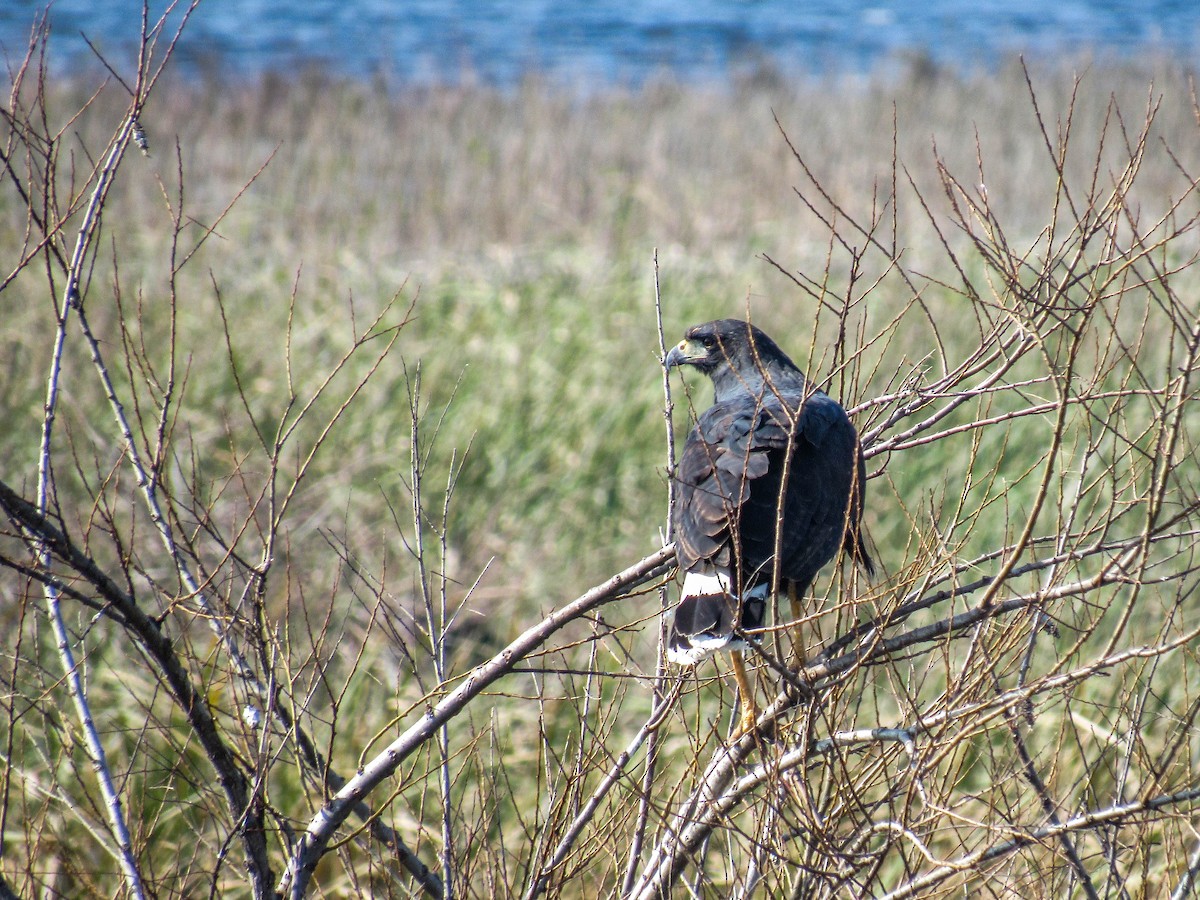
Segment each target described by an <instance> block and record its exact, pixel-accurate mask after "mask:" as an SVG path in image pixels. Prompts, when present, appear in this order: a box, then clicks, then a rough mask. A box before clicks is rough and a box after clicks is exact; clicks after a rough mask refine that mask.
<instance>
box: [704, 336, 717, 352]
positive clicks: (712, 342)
mask: <svg viewBox="0 0 1200 900" xmlns="http://www.w3.org/2000/svg"><path fill="white" fill-rule="evenodd" d="M700 344H701V346H703V347H704V349H705V350H711V349H712V348H713V347H715V346H717V339H716V338H714V337H712V336H711V335H705V336H704V337H702V338H700Z"/></svg>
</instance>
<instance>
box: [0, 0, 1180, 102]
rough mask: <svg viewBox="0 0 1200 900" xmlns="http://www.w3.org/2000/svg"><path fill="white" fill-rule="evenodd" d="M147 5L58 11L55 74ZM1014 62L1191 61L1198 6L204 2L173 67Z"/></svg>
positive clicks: (10, 31)
mask: <svg viewBox="0 0 1200 900" xmlns="http://www.w3.org/2000/svg"><path fill="white" fill-rule="evenodd" d="M43 6H44V0H0V50H3V52H4V54H5V55H6V56H7V58H8V61H9V62H10V64H11V62H12V61H13V59H14V58H17V57H19V56H20V55H22V54H23V52H24V48H25V45H26V42H27V39H28V34H29V29H30V25H31V23H32V22H33V19H34V17H35V15H36V14H37V12H38V10H39V9H41V8H42V7H43ZM165 7H166V3H165V2H164V0H154V2H152V4H151V10H152V12H156V11H161V10H162V9H164V8H165ZM140 10H141V2H140V0H55V2H54V4H53V7H52V9H51V13H50V22H51V25H52V28H53V34H54V36H53V38H52V41H51V60H52V63H53V64H54V65H55V66H58V67H64V68H65V67H77V66H81V65H89V64H91V63H92V62H93V61H94V57H93V56H92V52H91V51H90V50H89V49H88V48H87V45H86V43H85V42H84V41H83V39H82V38H81V37H80V32H83V33H84V34H86V35H87V36H88V37H89V38H90V39H91V41H92V43H93V44H95V45H96V46H97V47H98V48H100V49H101V51H102V52H103V53H104V54H105V56H106V57H108V58H109V59H110V61H111V62H114V63H115V64H116V65H117V67H118V70H120V69H121V68H122V67H127V66H128V65H129V62H130V60H131V59H132V43H131V39H132V38H133V37H134V36H136V34H137V29H138V22H139V20H140ZM177 20H178V15H176V16H175V17H174V18H173V19H172V21H177ZM1017 52H1021V53H1025V54H1027V55H1030V56H1033V57H1041V58H1045V57H1051V56H1054V55H1063V54H1066V55H1075V56H1077V55H1079V54H1080V53H1082V52H1097V53H1101V54H1111V55H1114V56H1125V57H1128V56H1134V55H1137V54H1143V53H1149V52H1166V53H1169V54H1171V55H1173V56H1176V57H1180V58H1182V59H1183V60H1184V61H1185V62H1187V63H1189V64H1195V63H1197V62H1198V61H1200V0H1110V2H1100V0H1010V2H1002V0H905V2H892V3H888V2H881V0H809V2H787V0H640V2H638V0H629V2H617V0H509V2H499V0H478V2H470V0H407V2H387V0H308V2H300V3H292V4H287V3H281V2H276V0H204V2H202V3H201V4H200V7H199V9H198V10H197V11H196V13H195V14H194V16H193V19H192V21H191V22H190V23H189V25H188V27H187V29H186V30H185V32H184V39H183V41H182V43H181V46H180V51H179V57H178V62H179V64H180V65H182V66H183V67H184V68H185V69H187V70H191V71H201V72H202V71H210V70H218V71H225V72H231V73H235V74H256V73H260V72H263V71H267V70H279V71H287V70H292V69H295V68H297V67H303V66H306V65H309V64H318V65H321V66H324V67H326V68H329V69H332V70H334V71H336V72H340V73H344V74H347V75H353V76H363V75H372V74H379V73H382V74H385V75H387V76H388V77H390V78H392V79H395V80H396V81H401V82H430V81H447V80H450V81H455V80H459V79H460V78H463V77H470V78H473V79H476V80H480V81H484V82H489V83H495V84H501V85H504V84H512V83H513V82H515V81H516V80H518V79H520V78H521V77H522V76H523V75H524V74H527V73H530V72H541V73H545V74H547V75H549V76H550V77H552V78H554V79H557V80H563V81H566V82H570V83H576V84H593V83H606V82H612V81H615V80H620V81H632V82H637V81H640V80H642V79H644V78H646V77H648V76H651V75H654V74H657V73H661V72H663V71H670V72H672V73H674V74H675V75H676V76H678V77H680V78H682V79H689V80H696V79H714V78H716V79H720V78H724V77H726V76H728V75H729V74H730V73H731V72H736V71H738V70H741V69H751V68H757V67H760V66H762V65H764V64H766V65H770V66H772V67H774V68H777V69H779V70H781V71H783V72H817V73H820V72H828V71H866V70H870V69H874V68H878V67H880V66H885V65H887V64H888V63H889V62H894V61H895V60H897V59H899V58H901V57H903V56H904V55H910V54H920V55H922V56H926V57H928V58H930V59H931V60H933V61H934V62H937V63H942V64H947V65H951V66H955V67H974V66H977V65H984V66H986V65H989V64H991V63H994V62H995V61H997V60H999V59H1002V58H1006V57H1008V56H1011V55H1012V54H1014V53H1017Z"/></svg>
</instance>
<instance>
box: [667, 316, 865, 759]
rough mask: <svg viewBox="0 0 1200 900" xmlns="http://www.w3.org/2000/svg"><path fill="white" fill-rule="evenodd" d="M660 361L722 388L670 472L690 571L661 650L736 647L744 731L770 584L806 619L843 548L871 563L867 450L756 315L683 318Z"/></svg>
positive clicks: (695, 656)
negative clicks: (815, 585)
mask: <svg viewBox="0 0 1200 900" xmlns="http://www.w3.org/2000/svg"><path fill="white" fill-rule="evenodd" d="M663 365H664V366H666V368H667V369H668V370H670V369H671V368H673V367H675V366H685V365H686V366H694V367H695V368H697V369H699V370H700V371H701V372H703V373H704V374H706V375H707V376H708V377H709V378H711V379H712V383H713V388H714V396H713V404H712V406H710V407H709V408H708V409H707V410H705V411H704V412H703V413H702V414H701V415H700V417H699V419H697V421H696V425H695V427H694V428H692V430H691V433H690V434H688V438H687V443H686V444H685V445H684V447H683V452H682V454H681V455H680V458H679V461H678V467H677V471H676V473H675V481H676V496H675V507H674V510H673V514H672V515H673V523H674V526H675V547H676V550H675V552H676V557H677V559H678V563H679V569H680V571H681V572H683V573H684V580H683V590H682V592H681V596H680V601H679V604H678V606H677V607H676V609H675V618H674V621H673V622H672V624H671V628H670V633H669V637H668V643H667V655H668V658H669V659H670V660H671V661H673V662H676V663H680V664H682V665H689V666H690V665H695V664H696V663H698V662H700V661H701V660H702V659H705V658H706V657H708V656H709V655H711V654H712V653H714V652H715V651H718V650H727V651H732V661H733V674H734V678H735V679H736V681H737V686H738V699H739V710H740V722H739V724H738V726H737V727H736V728H735V730H734V732H733V737H735V738H736V737H740V736H741V735H743V734H745V733H747V732H749V731H752V730H753V729H754V727H755V722H756V720H757V718H758V708H757V706H756V704H755V700H754V692H753V688H752V687H751V685H750V681H749V678H748V676H747V673H746V669H745V662H744V660H743V658H742V654H743V652H744V651H745V650H747V649H748V648H749V643H748V641H752V640H755V631H756V630H758V629H761V628H762V627H763V626H764V625H765V624H766V611H767V603H768V601H769V600H770V599H771V597H770V595H771V593H772V591H779V592H781V593H782V592H786V593H787V595H788V597H789V599H790V601H791V607H792V615H793V617H794V618H795V619H797V620H798V619H799V618H800V616H801V607H800V599H801V598H802V597H803V596H804V593H805V592H806V591H807V590H808V588H809V586H810V585H811V584H812V581H813V579H814V578H815V577H816V575H817V573H818V572H819V571H820V570H821V568H822V566H824V565H825V564H826V563H827V562H829V561H830V560H831V559H833V557H834V556H836V555H837V553H838V551H839V550H843V551H845V552H846V553H847V554H848V555H849V556H850V557H851V558H853V559H854V560H856V561H857V562H858V563H859V564H860V565H862V567H863V568H864V569H865V570H866V571H867V572H868V573H870V572H872V571H873V566H872V563H871V558H870V556H869V555H868V554H867V551H866V548H865V547H864V544H863V537H862V532H861V529H860V519H861V517H862V508H863V487H864V480H865V469H864V465H863V457H862V451H861V449H860V447H859V442H858V434H857V432H855V430H854V426H853V425H852V424H851V423H850V419H849V418H848V417H847V416H846V411H845V410H844V409H843V408H842V407H841V405H840V404H839V403H838V402H837V401H836V400H834V399H833V398H831V397H830V396H829V395H828V394H826V393H825V392H824V391H821V390H820V389H819V388H817V387H816V386H815V385H814V384H812V383H810V382H809V381H808V380H807V379H806V378H805V377H804V373H803V372H801V371H800V369H799V368H797V366H796V364H795V363H793V362H792V361H791V359H789V358H788V356H787V355H786V354H785V353H784V352H783V351H782V350H780V349H779V347H778V345H776V343H775V342H774V341H773V340H771V338H769V337H768V336H767V335H766V334H764V333H763V332H762V331H760V330H759V329H758V328H756V327H754V326H753V325H751V324H750V323H748V322H743V321H740V320H737V319H721V320H719V321H715V322H708V323H705V324H703V325H695V326H693V327H692V328H689V329H688V330H687V333H686V334H685V335H684V338H683V340H682V341H680V343H679V344H678V345H677V346H675V347H674V348H672V350H671V352H670V353H668V354H667V356H666V359H664V360H663ZM796 645H797V647H799V648H802V642H800V641H799V640H797V641H796ZM799 652H801V653H802V649H801V650H800V651H799ZM800 661H802V659H801V660H800Z"/></svg>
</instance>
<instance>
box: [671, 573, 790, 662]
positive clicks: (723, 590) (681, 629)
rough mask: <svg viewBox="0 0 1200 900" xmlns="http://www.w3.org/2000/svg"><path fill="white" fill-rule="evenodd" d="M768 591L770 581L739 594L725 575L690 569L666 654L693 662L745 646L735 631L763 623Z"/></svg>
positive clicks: (740, 636) (743, 637) (674, 658)
mask: <svg viewBox="0 0 1200 900" xmlns="http://www.w3.org/2000/svg"><path fill="white" fill-rule="evenodd" d="M768 592H769V585H767V584H759V585H756V586H755V587H753V588H751V589H750V590H749V591H747V592H746V593H745V595H744V597H738V596H737V595H736V594H734V593H733V592H732V591H731V590H730V588H729V581H728V578H727V577H726V576H725V575H710V574H705V573H702V572H689V573H688V574H687V575H686V576H685V577H684V580H683V590H682V591H681V596H680V600H679V605H678V606H677V607H676V608H675V618H674V619H673V620H672V622H671V628H670V631H669V633H668V636H667V658H668V659H669V660H670V661H671V662H673V663H677V664H679V665H685V666H692V665H695V664H696V663H698V662H700V661H701V660H703V659H705V658H707V657H709V656H711V655H712V654H713V653H716V652H717V651H718V650H724V651H729V650H744V649H746V648H747V647H749V643H748V642H747V640H746V638H745V636H744V635H743V634H739V633H738V632H739V630H740V631H743V632H744V631H746V630H750V629H755V628H761V627H762V625H763V621H764V619H765V617H766V600H767V594H768Z"/></svg>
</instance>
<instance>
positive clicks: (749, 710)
mask: <svg viewBox="0 0 1200 900" xmlns="http://www.w3.org/2000/svg"><path fill="white" fill-rule="evenodd" d="M730 657H731V658H732V662H733V678H734V681H736V682H737V687H738V711H739V712H740V714H741V715H740V717H739V721H738V724H737V727H736V728H734V729H733V733H732V734H731V735H729V738H730V740H734V741H736V740H737V739H738V738H740V737H742V736H743V735H746V734H750V733H751V732H752V731H754V726H755V723H756V722H757V721H758V704H757V703H756V702H755V700H754V685H752V684H751V683H750V673H748V672H747V671H746V661H745V659H744V658H743V655H742V651H741V650H735V651H733V653H731V654H730Z"/></svg>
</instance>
